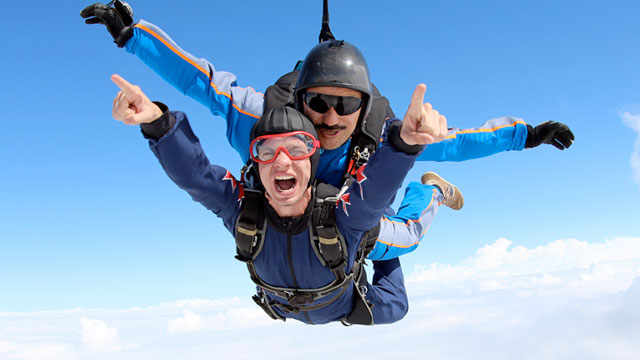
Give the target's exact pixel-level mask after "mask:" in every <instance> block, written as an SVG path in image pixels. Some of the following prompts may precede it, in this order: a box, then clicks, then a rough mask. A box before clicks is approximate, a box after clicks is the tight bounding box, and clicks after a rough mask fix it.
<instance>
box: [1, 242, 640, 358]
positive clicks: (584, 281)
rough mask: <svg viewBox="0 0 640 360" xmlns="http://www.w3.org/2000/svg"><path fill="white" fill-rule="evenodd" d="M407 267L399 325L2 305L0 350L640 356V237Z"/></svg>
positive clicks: (199, 308)
mask: <svg viewBox="0 0 640 360" xmlns="http://www.w3.org/2000/svg"><path fill="white" fill-rule="evenodd" d="M407 274H408V275H407V279H406V280H407V289H408V292H409V298H410V310H409V314H408V315H407V317H406V318H405V319H403V320H402V321H400V322H398V323H396V324H393V325H386V326H374V327H358V326H353V327H343V326H341V325H340V324H331V325H327V326H307V325H303V324H300V323H297V322H292V321H287V322H286V323H282V322H278V321H273V320H271V319H269V318H268V317H267V316H266V315H264V314H263V313H262V310H260V309H259V308H257V307H256V306H255V305H254V304H253V303H252V301H251V299H248V298H247V299H245V298H232V299H219V300H200V299H196V300H181V301H176V302H171V303H163V304H159V305H157V306H152V307H148V308H134V309H124V310H98V309H94V310H87V309H75V310H65V311H47V312H34V313H6V312H5V313H0V359H89V358H90V359H113V358H117V359H175V358H185V359H210V358H221V359H224V358H239V359H250V358H256V357H260V358H262V359H276V358H277V359H280V358H282V357H289V356H297V357H305V358H308V359H324V360H326V358H327V357H332V356H335V354H336V353H340V354H341V357H352V358H366V359H368V360H369V359H388V358H400V357H402V358H424V357H428V358H429V359H469V358H473V359H514V358H517V359H604V358H606V359H624V360H626V359H638V358H640V342H638V341H637V339H639V338H640V308H639V307H638V306H637V304H639V303H640V238H616V239H613V240H608V241H605V242H602V243H592V244H590V243H585V242H581V241H578V240H574V239H564V240H556V241H553V242H551V243H548V244H546V245H544V246H538V247H535V248H531V249H530V248H525V247H522V246H513V243H512V242H511V241H510V240H507V239H498V240H496V241H495V242H494V243H492V244H489V245H486V246H484V247H482V248H481V249H478V251H477V252H476V253H475V254H473V255H472V256H470V257H469V258H467V259H465V260H464V261H462V262H460V263H458V264H437V263H436V264H429V265H423V266H418V267H416V269H415V270H414V271H413V272H408V271H407ZM78 319H80V321H78ZM98 319H99V320H98ZM127 344H136V345H135V346H132V345H127Z"/></svg>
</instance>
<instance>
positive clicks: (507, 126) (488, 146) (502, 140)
mask: <svg viewBox="0 0 640 360" xmlns="http://www.w3.org/2000/svg"><path fill="white" fill-rule="evenodd" d="M526 139H527V124H526V123H525V122H524V121H523V120H522V119H520V118H516V117H510V116H505V117H500V118H495V119H491V120H489V121H487V122H485V123H484V124H482V126H480V127H477V128H471V129H457V128H452V129H449V133H448V135H447V137H446V138H445V139H444V140H443V141H441V142H439V143H436V144H431V145H429V146H427V148H426V149H425V150H424V151H423V152H422V155H420V157H419V158H418V161H465V160H470V159H477V158H482V157H485V156H490V155H493V154H496V153H499V152H502V151H510V150H522V149H524V144H525V141H526Z"/></svg>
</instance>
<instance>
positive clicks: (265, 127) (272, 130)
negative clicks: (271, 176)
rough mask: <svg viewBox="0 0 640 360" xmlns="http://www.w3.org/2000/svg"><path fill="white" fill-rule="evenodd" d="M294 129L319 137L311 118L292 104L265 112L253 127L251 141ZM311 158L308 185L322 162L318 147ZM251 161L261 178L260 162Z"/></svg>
mask: <svg viewBox="0 0 640 360" xmlns="http://www.w3.org/2000/svg"><path fill="white" fill-rule="evenodd" d="M292 131H306V132H308V133H309V134H311V135H313V137H314V138H315V139H318V133H317V132H316V128H315V127H314V126H313V123H312V122H311V120H309V119H308V118H307V117H306V116H304V114H302V113H301V112H299V111H298V110H296V109H294V108H292V107H290V106H278V107H275V108H273V109H271V110H269V111H267V112H266V113H265V114H263V115H262V116H261V117H260V119H259V120H258V121H257V122H256V123H255V124H254V125H253V128H252V129H251V141H253V140H254V139H255V138H257V137H259V136H263V135H272V134H284V133H288V132H292ZM309 160H310V161H311V173H310V176H309V184H308V185H307V186H311V184H313V181H314V180H315V177H316V170H317V169H318V163H319V162H320V151H319V149H316V151H315V152H314V153H313V155H311V157H310V158H309ZM250 161H251V163H252V167H253V169H254V170H255V175H256V178H257V179H258V180H260V174H259V172H258V166H257V165H258V164H257V163H255V161H253V160H250Z"/></svg>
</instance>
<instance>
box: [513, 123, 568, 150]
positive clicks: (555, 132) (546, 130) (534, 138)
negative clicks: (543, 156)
mask: <svg viewBox="0 0 640 360" xmlns="http://www.w3.org/2000/svg"><path fill="white" fill-rule="evenodd" d="M574 139H575V137H574V136H573V133H572V132H571V130H570V129H569V127H568V126H567V125H565V124H563V123H559V122H555V121H547V122H543V123H542V124H540V125H538V126H536V127H533V126H531V125H527V140H526V142H525V145H524V148H525V149H529V148H532V147H536V146H538V145H540V144H543V143H544V144H551V145H553V146H555V147H557V148H558V149H560V150H564V149H566V148H568V147H569V146H571V144H572V143H573V140H574Z"/></svg>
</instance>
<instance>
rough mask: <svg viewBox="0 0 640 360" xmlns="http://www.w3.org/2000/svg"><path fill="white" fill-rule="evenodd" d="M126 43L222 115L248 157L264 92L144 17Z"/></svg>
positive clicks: (229, 135) (233, 140) (171, 81)
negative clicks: (243, 84)
mask: <svg viewBox="0 0 640 360" xmlns="http://www.w3.org/2000/svg"><path fill="white" fill-rule="evenodd" d="M125 46H126V50H127V51H128V52H130V53H132V54H135V55H136V56H137V57H138V58H140V60H142V62H143V63H145V64H146V65H147V66H148V67H150V68H151V69H152V70H153V71H155V72H156V73H157V74H158V75H160V77H162V78H163V79H164V80H165V81H167V82H168V83H169V84H171V85H172V86H174V87H175V88H176V89H178V90H179V91H180V92H182V93H183V94H185V95H187V96H189V97H191V98H193V99H195V100H196V101H198V102H199V103H201V104H203V105H204V106H206V107H208V108H209V110H210V111H211V113H212V114H214V115H218V116H221V117H223V118H224V119H225V120H226V125H227V132H226V135H227V140H228V141H229V143H230V144H231V146H232V147H233V148H234V149H235V150H236V151H237V152H238V153H239V154H240V156H241V157H242V159H243V160H244V161H246V160H248V149H249V135H250V132H251V127H252V126H253V124H254V123H255V121H256V120H257V119H259V118H260V116H261V115H262V111H263V106H264V95H263V94H261V93H259V92H257V91H255V90H254V89H252V88H251V87H240V86H238V84H237V79H236V76H235V75H234V74H232V73H229V72H225V71H217V70H216V69H215V67H214V66H213V64H211V63H210V62H209V61H207V60H206V59H202V58H196V57H195V56H193V55H191V54H190V53H188V52H186V51H185V50H183V49H182V48H180V47H179V46H178V45H177V44H176V43H175V42H174V41H173V40H172V39H171V38H170V37H169V36H168V35H167V34H166V33H165V32H164V31H162V29H160V28H159V27H157V26H155V25H153V24H151V23H149V22H147V21H144V20H140V21H139V22H138V23H137V24H136V25H135V27H134V30H133V36H132V37H131V39H129V41H127V43H126V45H125Z"/></svg>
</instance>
